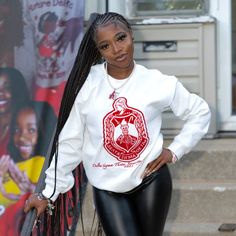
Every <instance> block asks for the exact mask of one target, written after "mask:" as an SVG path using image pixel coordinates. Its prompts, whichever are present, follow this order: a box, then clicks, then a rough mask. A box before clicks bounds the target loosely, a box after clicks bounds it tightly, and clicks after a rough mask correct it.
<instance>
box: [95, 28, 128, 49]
mask: <svg viewBox="0 0 236 236" xmlns="http://www.w3.org/2000/svg"><path fill="white" fill-rule="evenodd" d="M120 34H127V32H126V31H120V32H118V33H116V34H115V36H114V38H116V37H117V36H119V35H120ZM107 41H109V40H106V39H105V40H102V41H100V42H98V44H97V45H98V46H99V45H101V44H102V43H106V42H107Z"/></svg>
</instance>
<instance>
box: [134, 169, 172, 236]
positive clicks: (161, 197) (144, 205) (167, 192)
mask: <svg viewBox="0 0 236 236" xmlns="http://www.w3.org/2000/svg"><path fill="white" fill-rule="evenodd" d="M155 174H156V173H155ZM171 193H172V180H171V176H170V172H169V169H168V167H167V165H165V166H163V167H162V168H161V169H160V170H158V173H157V175H156V176H155V178H154V180H153V181H152V182H151V183H150V184H149V185H148V186H147V187H146V188H144V189H143V190H141V191H139V192H138V193H136V194H135V195H134V199H133V200H134V201H133V202H134V204H135V211H136V214H137V216H138V217H139V222H140V226H141V228H142V232H143V235H145V236H161V235H162V233H163V230H164V226H165V221H166V217H167V213H168V210H169V205H170V200H171Z"/></svg>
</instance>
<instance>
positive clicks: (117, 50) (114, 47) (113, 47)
mask: <svg viewBox="0 0 236 236" xmlns="http://www.w3.org/2000/svg"><path fill="white" fill-rule="evenodd" d="M112 50H113V53H114V54H116V53H118V52H119V51H120V50H121V48H120V47H119V46H118V45H117V44H116V43H113V44H112Z"/></svg>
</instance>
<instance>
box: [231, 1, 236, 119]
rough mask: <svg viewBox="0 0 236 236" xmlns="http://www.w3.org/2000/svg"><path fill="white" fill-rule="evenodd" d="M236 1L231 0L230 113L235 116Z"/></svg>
mask: <svg viewBox="0 0 236 236" xmlns="http://www.w3.org/2000/svg"><path fill="white" fill-rule="evenodd" d="M235 11H236V1H234V0H232V14H231V15H232V113H233V114H234V115H235V114H236V15H235V14H233V13H234V12H235Z"/></svg>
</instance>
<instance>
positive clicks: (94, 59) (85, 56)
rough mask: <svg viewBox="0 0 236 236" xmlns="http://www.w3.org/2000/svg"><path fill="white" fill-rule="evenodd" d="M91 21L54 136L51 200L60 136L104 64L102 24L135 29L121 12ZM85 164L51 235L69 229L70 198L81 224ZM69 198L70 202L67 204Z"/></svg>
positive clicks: (55, 217) (61, 200)
mask: <svg viewBox="0 0 236 236" xmlns="http://www.w3.org/2000/svg"><path fill="white" fill-rule="evenodd" d="M92 18H93V19H92ZM90 19H92V20H90V22H89V23H90V24H89V27H88V29H87V31H86V33H85V34H84V37H83V40H82V42H81V44H80V47H79V50H78V54H77V56H76V59H75V63H74V65H73V68H72V70H71V73H70V76H69V78H68V80H67V83H66V86H65V90H64V94H63V97H62V101H61V107H60V111H59V116H58V121H57V127H56V132H55V135H54V139H53V144H52V148H51V153H50V156H49V164H50V163H51V161H52V157H53V156H54V154H55V182H54V190H53V193H52V195H51V197H52V196H53V195H54V193H55V191H56V179H57V173H56V172H57V171H56V169H57V159H58V138H59V134H60V132H61V130H62V128H63V126H64V125H65V123H66V121H67V119H68V117H69V114H70V111H71V108H72V106H73V104H74V101H75V99H76V96H77V94H78V93H79V91H80V89H81V88H82V86H83V84H84V82H85V81H86V79H87V77H88V74H89V72H90V69H91V67H92V66H93V65H95V64H98V63H100V62H101V60H102V57H101V54H100V52H99V50H98V48H97V46H96V43H95V34H96V30H97V28H98V27H100V26H102V25H106V24H108V23H116V22H120V23H122V24H124V25H125V26H126V27H127V28H128V29H129V30H131V26H130V24H129V23H128V22H127V20H126V19H125V18H124V17H123V16H121V15H119V14H117V13H113V12H108V13H104V14H92V15H91V17H90ZM81 165H82V164H81ZM81 165H79V166H78V167H77V168H76V169H75V170H74V171H73V175H74V178H75V183H76V184H74V186H73V188H72V189H71V190H70V191H69V192H67V193H65V194H63V195H60V196H59V197H58V198H57V200H56V202H55V208H56V209H55V211H54V215H53V216H52V217H51V220H50V223H49V224H50V225H51V227H49V228H48V229H44V230H46V231H47V232H48V233H49V235H53V233H55V232H56V231H57V233H59V234H58V235H61V233H60V232H62V231H63V230H62V228H63V229H64V230H67V229H66V228H67V226H68V224H67V218H66V217H65V215H64V211H65V209H64V207H65V204H63V203H65V202H68V201H69V200H68V198H69V199H71V201H72V205H73V206H74V208H73V211H74V215H73V222H77V220H78V208H79V207H80V208H81V202H82V198H83V193H84V190H85V184H84V183H85V182H86V176H85V174H84V170H83V168H81V167H82V166H81ZM78 194H79V197H78ZM65 199H67V200H66V201H65ZM44 230H43V231H44ZM58 231H59V232H58ZM62 235H63V233H62Z"/></svg>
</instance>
